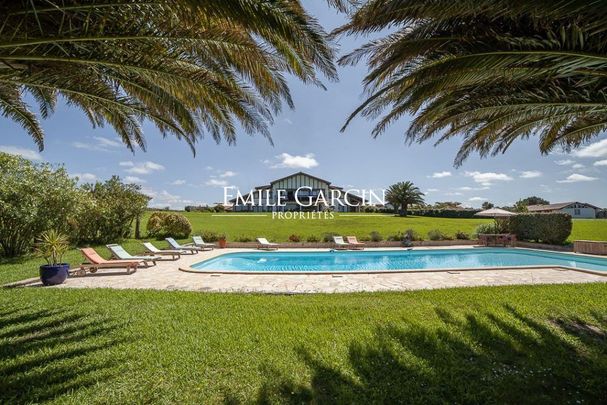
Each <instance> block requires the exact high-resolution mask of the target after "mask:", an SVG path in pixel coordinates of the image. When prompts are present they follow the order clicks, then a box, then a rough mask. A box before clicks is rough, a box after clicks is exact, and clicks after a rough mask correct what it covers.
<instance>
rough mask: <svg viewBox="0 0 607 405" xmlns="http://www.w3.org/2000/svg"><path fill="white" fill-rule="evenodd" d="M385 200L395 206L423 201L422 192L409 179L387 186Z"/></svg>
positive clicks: (419, 203) (421, 202)
mask: <svg viewBox="0 0 607 405" xmlns="http://www.w3.org/2000/svg"><path fill="white" fill-rule="evenodd" d="M386 201H388V202H389V203H390V204H392V205H393V206H394V207H395V208H399V207H401V206H406V205H411V204H418V205H421V204H423V203H424V193H422V192H421V190H420V189H419V188H418V187H416V186H415V185H414V184H413V183H411V182H410V181H404V182H403V181H401V182H399V183H396V184H393V185H391V186H390V187H388V190H387V191H386Z"/></svg>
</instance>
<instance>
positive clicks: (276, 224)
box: [143, 212, 492, 242]
mask: <svg viewBox="0 0 607 405" xmlns="http://www.w3.org/2000/svg"><path fill="white" fill-rule="evenodd" d="M181 214H184V215H185V216H186V217H187V218H188V219H189V221H190V223H191V224H192V229H193V231H194V232H195V233H201V232H203V231H214V232H220V233H225V234H226V235H227V237H228V240H234V239H236V238H238V237H243V236H246V237H249V238H251V239H253V240H254V239H255V238H256V237H258V236H265V237H266V238H268V239H269V240H274V241H277V242H286V241H288V239H289V235H292V234H297V235H299V236H301V237H302V238H303V240H305V238H307V237H308V236H310V235H314V236H316V237H318V238H321V237H322V236H323V234H325V233H339V234H348V235H356V236H357V237H359V238H360V237H366V236H369V233H371V232H372V231H376V232H379V233H380V234H381V235H382V236H383V237H384V239H385V238H387V237H388V236H389V235H394V234H396V233H397V232H403V231H405V230H407V229H414V230H416V231H417V232H418V233H419V234H420V235H421V236H422V237H424V238H425V239H427V238H428V236H427V234H428V231H430V230H432V229H440V230H441V231H442V232H444V233H446V234H447V235H450V236H453V235H454V234H455V232H457V231H463V232H467V233H469V234H472V233H474V230H475V229H476V227H477V226H478V225H479V224H482V223H486V222H491V221H492V220H491V219H486V218H478V219H452V218H429V217H416V216H409V217H398V216H394V215H380V214H362V215H361V214H354V215H353V214H337V213H336V214H335V218H334V219H297V220H293V219H292V220H287V219H272V214H263V213H261V214H209V213H200V212H185V213H184V212H182V213H181ZM259 215H261V216H259ZM148 217H149V213H148V214H147V215H146V216H145V218H144V219H143V229H145V225H146V223H147V218H148Z"/></svg>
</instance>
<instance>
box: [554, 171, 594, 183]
mask: <svg viewBox="0 0 607 405" xmlns="http://www.w3.org/2000/svg"><path fill="white" fill-rule="evenodd" d="M595 180H598V178H596V177H590V176H584V175H583V174H578V173H574V174H572V175H570V176H568V177H567V178H566V179H565V180H558V181H557V183H579V182H585V181H595Z"/></svg>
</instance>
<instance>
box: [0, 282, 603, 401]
mask: <svg viewBox="0 0 607 405" xmlns="http://www.w3.org/2000/svg"><path fill="white" fill-rule="evenodd" d="M0 307H1V308H2V309H1V310H0V325H2V327H1V329H0V330H1V332H0V381H2V389H0V403H10V404H19V403H38V402H46V401H48V402H53V403H73V404H83V403H86V404H95V403H229V404H235V403H241V402H247V403H307V402H314V403H352V404H356V403H359V404H368V403H446V402H449V403H601V402H603V401H604V400H605V393H606V392H607V380H606V379H605V375H607V339H606V336H607V315H606V314H607V289H606V288H605V286H604V285H602V284H591V285H566V286H525V287H499V288H495V287H487V288H469V289H450V290H435V291H420V292H407V293H374V294H351V295H306V296H262V295H236V294H223V295H221V294H202V293H188V292H168V291H134V290H132V291H115V290H104V289H93V290H90V289H87V290H60V289H17V290H7V291H2V293H1V294H0ZM603 403H604V402H603Z"/></svg>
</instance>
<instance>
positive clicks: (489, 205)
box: [481, 201, 495, 210]
mask: <svg viewBox="0 0 607 405" xmlns="http://www.w3.org/2000/svg"><path fill="white" fill-rule="evenodd" d="M493 207H495V204H493V203H491V202H489V201H485V202H484V203H483V204H482V205H481V208H482V209H484V210H490V209H491V208H493Z"/></svg>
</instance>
